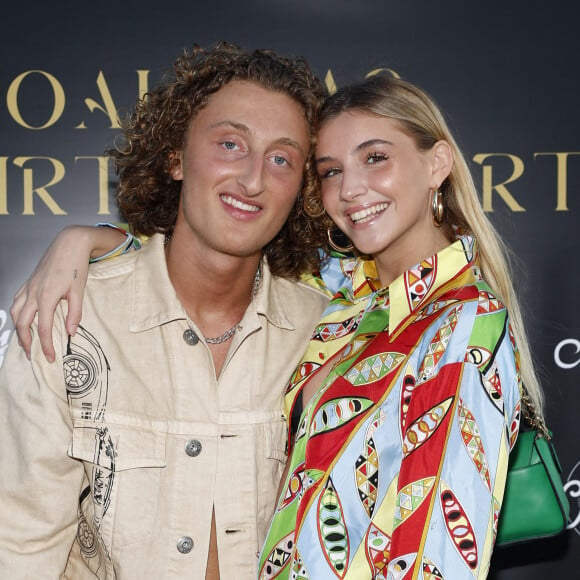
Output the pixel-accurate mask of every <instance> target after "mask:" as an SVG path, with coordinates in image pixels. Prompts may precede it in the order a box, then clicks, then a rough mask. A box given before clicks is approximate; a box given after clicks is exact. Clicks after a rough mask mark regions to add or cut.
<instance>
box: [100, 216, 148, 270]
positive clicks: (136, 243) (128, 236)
mask: <svg viewBox="0 0 580 580" xmlns="http://www.w3.org/2000/svg"><path fill="white" fill-rule="evenodd" d="M96 227H104V228H112V229H114V230H117V231H118V232H121V233H122V234H124V235H125V239H124V240H123V241H122V242H121V243H120V244H119V245H118V246H117V247H116V248H113V249H112V250H111V251H109V252H107V253H106V254H103V255H102V256H97V257H96V258H91V259H90V260H89V263H90V264H94V263H96V262H102V261H103V260H108V259H109V258H115V257H116V256H122V255H124V254H128V253H129V252H131V251H132V250H140V249H141V246H142V240H141V239H140V238H138V237H137V236H134V235H133V234H132V233H131V232H130V231H129V230H128V228H127V226H125V225H123V226H118V225H115V224H111V223H108V222H100V223H98V224H97V225H96Z"/></svg>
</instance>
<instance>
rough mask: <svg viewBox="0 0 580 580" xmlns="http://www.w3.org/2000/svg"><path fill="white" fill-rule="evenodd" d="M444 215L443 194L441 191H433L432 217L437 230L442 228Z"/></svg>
mask: <svg viewBox="0 0 580 580" xmlns="http://www.w3.org/2000/svg"><path fill="white" fill-rule="evenodd" d="M444 213H445V206H444V205H443V194H442V193H441V192H440V191H439V189H433V190H431V217H432V218H433V225H434V226H435V227H436V228H440V227H441V226H442V225H443V217H444Z"/></svg>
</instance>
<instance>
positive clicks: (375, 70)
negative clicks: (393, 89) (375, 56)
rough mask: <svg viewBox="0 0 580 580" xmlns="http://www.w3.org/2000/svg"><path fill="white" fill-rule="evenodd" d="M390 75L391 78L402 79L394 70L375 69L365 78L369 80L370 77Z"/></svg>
mask: <svg viewBox="0 0 580 580" xmlns="http://www.w3.org/2000/svg"><path fill="white" fill-rule="evenodd" d="M383 72H386V73H389V75H390V76H392V77H395V78H396V79H400V78H401V75H400V74H399V73H398V72H397V71H396V70H393V69H392V68H374V69H373V70H372V71H370V72H368V73H367V76H366V77H365V79H368V78H369V77H374V76H375V75H378V74H380V73H383Z"/></svg>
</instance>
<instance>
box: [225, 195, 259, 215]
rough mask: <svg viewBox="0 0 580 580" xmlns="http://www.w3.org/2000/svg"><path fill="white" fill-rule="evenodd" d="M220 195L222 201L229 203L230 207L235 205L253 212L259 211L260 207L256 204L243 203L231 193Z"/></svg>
mask: <svg viewBox="0 0 580 580" xmlns="http://www.w3.org/2000/svg"><path fill="white" fill-rule="evenodd" d="M220 197H221V199H222V201H223V202H224V203H227V204H228V205H231V206H232V207H235V208H237V209H242V210H244V211H253V212H256V211H260V208H259V207H258V206H256V205H250V204H249V203H244V202H243V201H240V200H239V199H236V198H235V197H232V196H231V195H220Z"/></svg>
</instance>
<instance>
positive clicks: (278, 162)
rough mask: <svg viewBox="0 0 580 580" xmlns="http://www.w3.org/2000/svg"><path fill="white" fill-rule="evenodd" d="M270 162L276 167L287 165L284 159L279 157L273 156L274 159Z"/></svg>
mask: <svg viewBox="0 0 580 580" xmlns="http://www.w3.org/2000/svg"><path fill="white" fill-rule="evenodd" d="M272 160H273V161H274V163H275V164H276V165H288V160H287V159H286V158H285V157H282V156H281V155H274V157H272Z"/></svg>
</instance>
